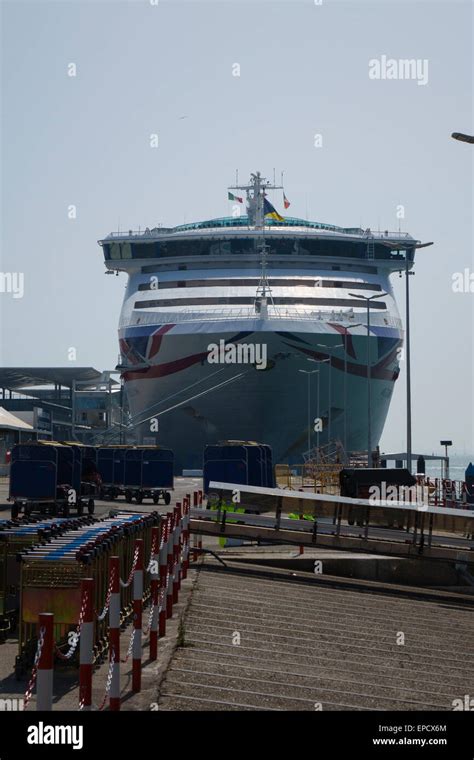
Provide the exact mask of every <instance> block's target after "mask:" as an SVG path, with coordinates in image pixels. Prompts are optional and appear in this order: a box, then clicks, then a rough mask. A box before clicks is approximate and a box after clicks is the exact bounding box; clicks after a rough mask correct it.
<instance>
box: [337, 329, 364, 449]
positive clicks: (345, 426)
mask: <svg viewBox="0 0 474 760" xmlns="http://www.w3.org/2000/svg"><path fill="white" fill-rule="evenodd" d="M355 327H362V323H361V322H358V323H357V324H355V325H348V326H347V327H346V332H345V333H344V335H343V337H344V343H343V344H342V345H343V346H344V436H343V440H344V453H345V455H346V456H347V336H348V335H349V330H353V329H354V328H355Z"/></svg>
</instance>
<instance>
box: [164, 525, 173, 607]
mask: <svg viewBox="0 0 474 760" xmlns="http://www.w3.org/2000/svg"><path fill="white" fill-rule="evenodd" d="M168 525H169V531H168V545H167V558H168V567H167V572H166V617H167V618H170V617H171V616H172V615H173V535H174V511H173V512H170V515H169V523H168Z"/></svg>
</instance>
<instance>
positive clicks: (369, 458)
mask: <svg viewBox="0 0 474 760" xmlns="http://www.w3.org/2000/svg"><path fill="white" fill-rule="evenodd" d="M349 295H350V296H352V297H353V298H358V299H359V300H361V301H365V302H366V304H367V417H368V418H367V467H370V465H371V464H372V422H371V412H372V408H371V396H370V376H371V366H370V302H371V301H374V300H375V299H376V298H383V297H384V296H387V295H388V293H385V292H384V291H382V293H376V294H375V295H373V296H363V295H361V294H360V293H349Z"/></svg>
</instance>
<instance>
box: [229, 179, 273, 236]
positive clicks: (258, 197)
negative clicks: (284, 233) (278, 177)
mask: <svg viewBox="0 0 474 760" xmlns="http://www.w3.org/2000/svg"><path fill="white" fill-rule="evenodd" d="M228 189H229V190H244V191H245V196H246V199H247V215H248V220H249V226H250V227H255V228H256V229H258V230H263V228H264V226H265V214H264V213H263V199H264V197H265V191H266V190H283V184H281V185H275V183H273V184H271V183H270V182H269V181H268V180H267V179H265V177H262V175H261V174H260V172H255V173H254V174H251V175H250V181H249V183H248V184H247V185H239V184H238V183H236V184H235V185H234V186H233V187H229V188H228Z"/></svg>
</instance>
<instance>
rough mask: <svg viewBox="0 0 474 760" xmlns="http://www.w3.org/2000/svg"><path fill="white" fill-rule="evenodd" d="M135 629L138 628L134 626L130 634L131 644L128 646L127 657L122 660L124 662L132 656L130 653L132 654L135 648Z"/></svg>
mask: <svg viewBox="0 0 474 760" xmlns="http://www.w3.org/2000/svg"><path fill="white" fill-rule="evenodd" d="M135 631H136V628H132V635H131V636H130V644H129V646H128V652H127V656H126V657H125V659H124V660H121V662H123V663H126V662H128V658H129V657H130V655H131V654H132V649H133V640H134V638H135Z"/></svg>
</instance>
